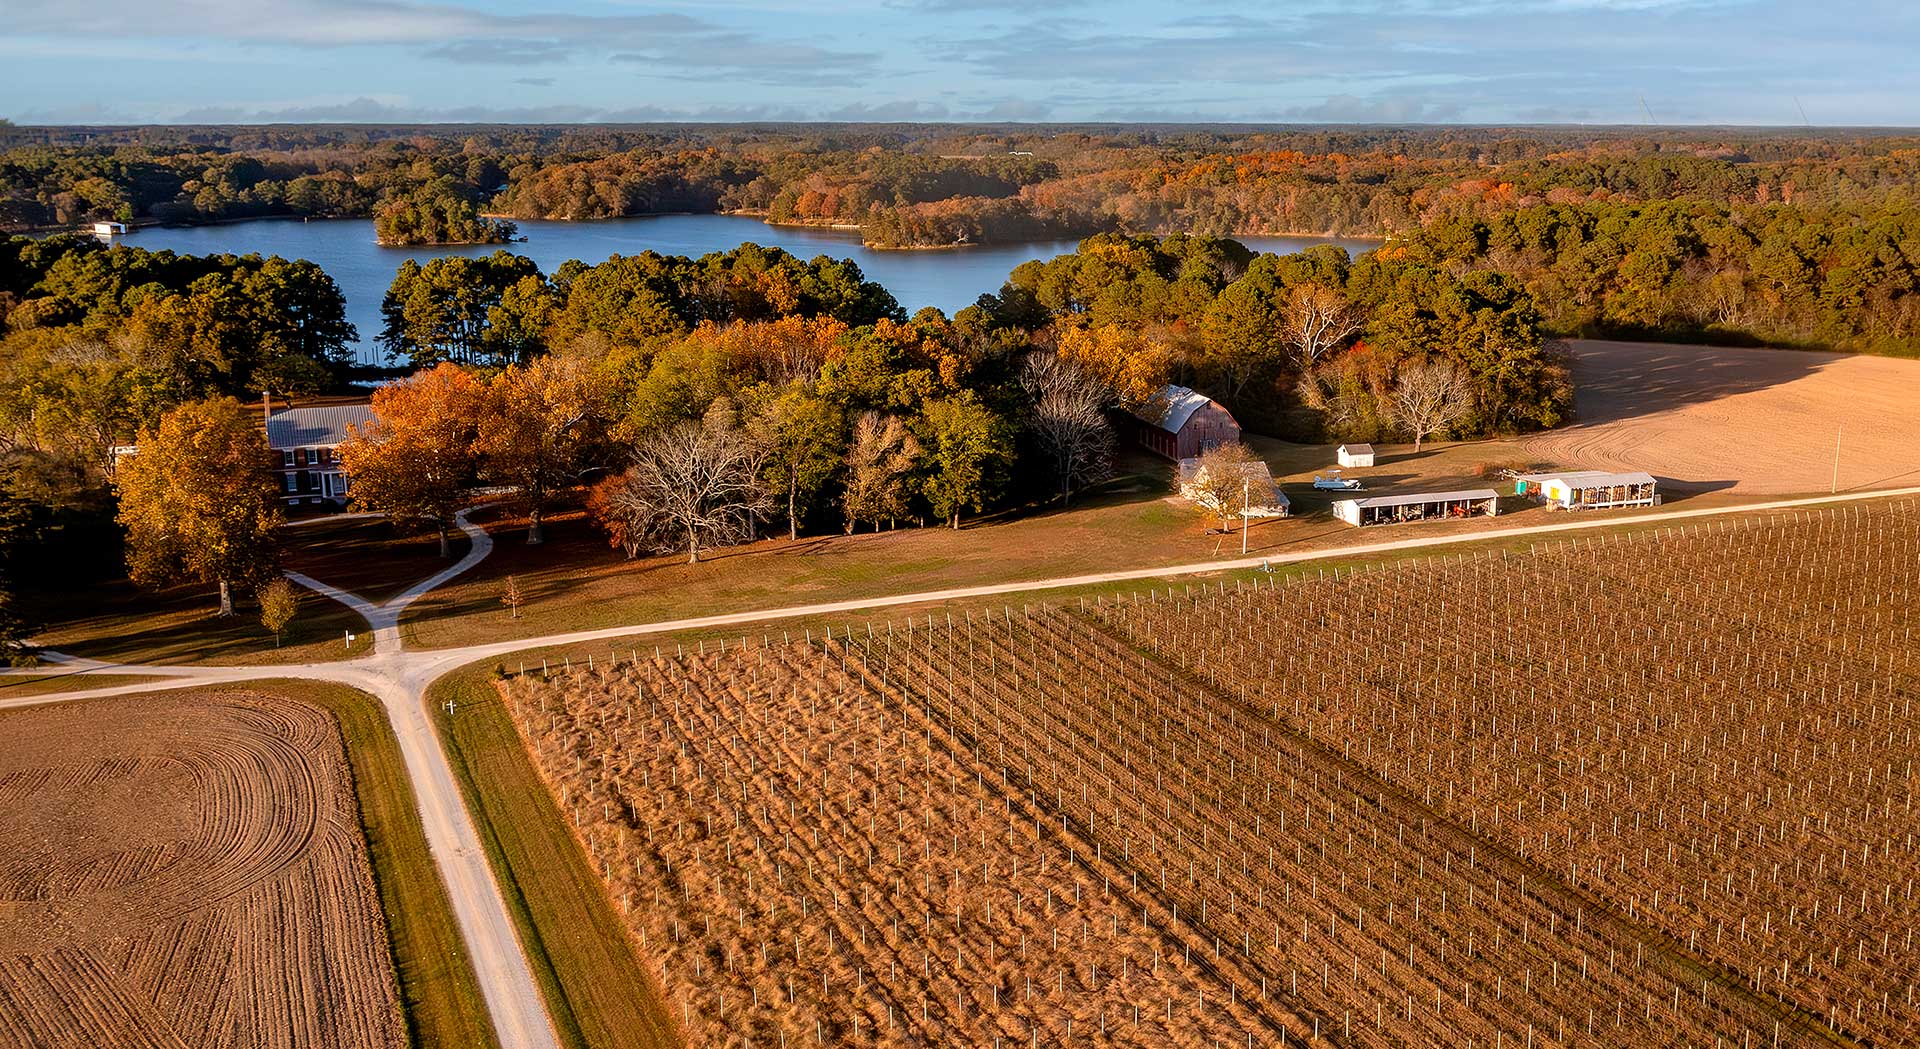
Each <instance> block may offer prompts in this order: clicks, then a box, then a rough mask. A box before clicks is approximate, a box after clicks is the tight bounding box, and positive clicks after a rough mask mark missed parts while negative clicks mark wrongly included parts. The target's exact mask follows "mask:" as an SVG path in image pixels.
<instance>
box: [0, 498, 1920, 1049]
mask: <svg viewBox="0 0 1920 1049" xmlns="http://www.w3.org/2000/svg"><path fill="white" fill-rule="evenodd" d="M1902 496H1920V487H1910V488H1900V489H1893V490H1887V491H1875V492H1854V493H1847V494H1842V495H1834V496H1819V497H1810V498H1799V499H1778V500H1772V501H1769V502H1764V503H1750V504H1745V505H1735V506H1726V507H1712V508H1706V509H1698V510H1674V511H1666V512H1662V513H1659V514H1657V515H1652V516H1643V517H1636V518H1628V519H1623V518H1621V517H1616V516H1607V517H1590V518H1580V519H1577V520H1570V521H1564V522H1559V523H1555V524H1547V525H1531V526H1524V527H1519V528H1504V529H1501V528H1494V529H1487V530H1482V531H1477V532H1472V533H1455V534H1448V535H1435V536H1417V537H1412V538H1405V539H1394V540H1385V541H1381V542H1374V543H1360V544H1354V545H1350V546H1343V547H1335V548H1329V549H1321V550H1308V551H1299V552H1296V553H1288V554H1274V555H1269V556H1264V557H1244V558H1236V559H1231V560H1218V561H1201V562H1195V563H1191V564H1183V565H1168V566H1162V567H1158V568H1145V569H1129V570H1126V571H1117V572H1102V573H1093V574H1087V575H1078V576H1067V577H1059V578H1052V579H1035V580H1025V581H1016V582H1008V583H996V584H990V585H985V586H973V587H960V588H953V589H946V590H932V591H921V592H917V593H910V594H897V595H891V596H886V597H877V598H855V599H851V600H846V601H834V602H825V603H818V604H810V605H797V606H789V607H785V608H771V609H756V610H749V611H743V612H730V613H723V614H719V615H710V616H699V617H692V618H686V619H676V620H666V621H659V622H653V623H639V624H632V625H627V626H617V627H607V628H602V629H596V630H580V631H571V632H566V633H557V634H549V635H545V636H542V637H531V638H523V639H520V640H513V641H500V642H492V643H487V644H478V645H466V646H461V647H458V648H447V649H427V650H419V649H408V648H407V647H406V646H405V644H404V642H403V640H402V638H401V634H400V617H401V615H402V614H403V613H404V612H405V611H406V609H407V607H408V606H409V605H411V604H412V603H413V602H414V601H415V600H417V599H419V598H420V597H421V596H423V595H425V594H427V593H430V592H431V591H433V590H434V589H435V588H437V587H439V586H442V585H444V584H445V583H446V582H447V581H449V580H451V579H453V578H454V577H456V576H458V575H460V574H462V573H464V572H466V571H467V570H469V569H471V568H472V567H473V566H474V565H477V564H479V563H480V562H481V561H482V560H484V559H485V558H486V556H487V554H488V553H489V552H490V551H491V550H492V548H493V540H492V538H491V537H490V536H488V535H487V533H486V531H485V530H484V529H482V528H480V527H479V526H478V525H475V524H473V523H472V522H471V521H469V520H468V519H467V517H466V515H465V514H462V515H461V516H460V518H459V525H460V527H461V529H462V530H463V531H465V532H466V533H467V535H468V536H469V537H470V538H471V539H472V541H473V542H472V547H471V548H470V549H469V550H468V552H467V554H466V556H465V557H463V558H461V559H460V560H459V561H458V562H457V563H455V564H453V565H451V566H449V567H447V568H445V569H443V570H442V571H440V572H438V573H435V574H434V575H433V576H431V577H429V578H427V579H423V580H421V581H420V582H419V583H416V584H414V585H413V586H412V587H409V588H408V589H407V590H406V591H405V592H403V593H401V594H399V595H398V596H396V597H394V598H392V599H391V600H389V601H387V602H385V603H383V604H379V605H375V604H373V603H371V602H369V601H367V600H366V599H364V598H361V597H360V596H358V595H356V594H351V593H348V592H346V591H343V590H340V589H338V588H336V587H333V586H330V585H328V584H327V583H325V582H322V581H320V580H317V579H313V578H310V577H308V576H305V575H302V574H300V573H296V572H289V573H288V577H289V578H291V579H292V580H293V581H295V582H296V583H299V584H300V585H302V586H305V587H307V588H309V589H312V590H314V591H315V592H317V593H320V594H322V595H325V596H326V597H329V598H332V599H333V600H335V601H339V602H341V603H342V604H345V605H346V606H348V607H349V608H351V609H352V610H353V611H355V612H356V613H358V614H359V615H360V616H361V617H363V618H364V619H366V621H367V623H368V625H369V627H370V629H371V630H372V631H373V636H374V645H373V651H372V653H371V654H369V655H366V656H362V657H359V658H356V659H351V660H339V661H334V662H320V663H298V664H284V665H275V666H248V667H221V666H148V665H135V664H123V663H106V662H100V661H97V660H82V659H73V658H69V657H65V656H61V655H60V654H58V653H47V654H46V657H47V659H48V661H49V662H51V663H54V664H55V665H57V666H58V667H60V668H61V669H62V670H64V671H66V672H67V673H68V674H70V675H71V676H72V677H73V678H75V679H76V680H77V679H83V678H85V677H86V676H88V675H92V674H111V675H116V676H119V675H128V674H137V675H141V676H143V677H144V678H146V680H142V681H139V682H135V683H132V684H121V685H114V686H111V687H106V688H97V689H85V688H74V689H69V690H66V691H61V692H46V693H39V694H34V695H27V696H21V697H18V698H13V699H7V698H0V710H4V709H6V708H9V707H21V706H33V705H39V704H44V703H54V702H66V701H72V700H81V699H91V698H97V697H104V696H115V695H130V694H136V693H145V692H154V691H161V690H169V689H178V688H194V687H201V686H207V685H232V684H239V683H242V682H248V681H264V680H272V679H286V678H297V679H305V680H315V681H329V682H334V683H337V684H342V685H347V686H350V687H353V688H357V689H360V690H361V691H364V692H366V693H368V694H370V695H373V696H375V697H376V698H378V699H379V700H380V703H381V705H382V707H383V708H384V709H385V711H386V713H387V717H388V719H389V720H390V721H391V722H392V725H393V730H394V735H395V736H396V737H397V739H398V740H399V744H400V751H401V754H402V757H403V759H404V760H405V763H406V768H407V773H408V776H409V778H410V779H411V781H412V784H413V793H414V801H415V804H416V806H417V807H418V809H419V813H420V819H421V823H422V825H423V826H424V827H425V830H426V836H427V841H428V844H429V846H430V847H431V850H432V853H433V856H434V860H435V863H436V864H437V865H438V867H439V870H440V875H441V878H442V880H443V882H444V883H445V885H446V889H447V895H448V898H449V900H450V901H451V902H452V906H453V910H454V914H455V916H456V918H457V920H458V922H459V925H460V930H461V934H462V936H463V937H464V938H465V940H466V945H467V951H468V954H469V956H470V957H471V958H472V961H473V965H474V971H475V976H476V977H477V978H478V981H479V984H480V988H481V991H482V993H483V995H484V997H485V1000H486V1003H487V1008H488V1010H489V1012H490V1013H491V1016H492V1020H493V1024H494V1029H495V1031H496V1032H497V1034H498V1035H499V1038H500V1042H501V1044H502V1045H503V1046H505V1047H507V1049H557V1047H558V1039H557V1038H556V1036H555V1033H554V1030H553V1026H552V1022H551V1020H550V1019H549V1017H548V1015H547V1012H546V1008H545V1004H544V1002H543V1000H542V999H541V996H540V992H539V988H538V985H537V984H536V982H535V980H534V978H533V974H532V971H531V969H530V968H529V966H528V964H527V961H526V955H525V953H524V951H523V950H522V949H521V945H520V943H519V940H518V938H517V936H516V934H515V931H514V925H513V921H512V918H511V917H510V916H509V914H508V912H507V906H506V902H505V900H504V898H503V897H502V895H501V893H500V891H499V886H498V885H497V884H496V883H495V881H494V876H493V872H492V870H491V869H490V867H489V865H488V862H487V855H486V851H485V850H484V849H483V848H482V847H481V845H480V840H479V835H478V832H477V830H476V828H475V826H474V823H473V819H472V816H471V814H470V813H469V812H468V811H467V808H466V805H465V802H464V800H463V798H462V796H461V793H460V789H459V786H458V784H457V783H456V782H455V780H454V777H453V772H452V769H451V768H450V767H449V765H448V763H447V759H446V755H445V752H444V751H443V750H442V749H441V746H440V741H439V738H438V735H437V734H436V733H435V731H434V727H433V722H432V718H431V716H430V714H429V712H428V710H427V707H426V700H425V697H426V695H427V692H428V689H429V688H430V686H431V685H432V684H433V683H434V681H436V680H437V679H439V678H441V677H443V676H444V675H446V674H448V673H450V672H451V671H453V670H455V669H458V668H459V667H462V666H465V665H467V664H470V663H474V662H477V661H480V660H486V659H498V658H501V657H504V656H506V655H508V654H510V653H514V652H522V651H527V650H530V649H536V648H544V647H551V646H558V645H574V644H582V643H587V642H597V641H609V640H612V639H615V638H629V637H636V636H641V635H647V634H665V633H674V632H678V631H683V630H695V629H705V628H712V627H721V626H744V625H747V624H752V623H761V622H766V621H771V620H778V619H791V618H797V617H808V616H822V615H838V614H842V613H847V612H853V611H861V610H873V609H880V608H889V607H899V606H902V605H921V604H929V603H935V602H942V601H952V600H966V599H973V598H980V597H991V596H996V595H1003V594H1014V593H1022V592H1033V591H1043V590H1054V589H1061V588H1067V587H1088V586H1100V585H1106V584H1120V583H1128V582H1139V581H1143V580H1149V579H1162V578H1166V577H1169V576H1183V575H1199V574H1206V573H1213V572H1221V571H1233V570H1243V569H1250V568H1260V567H1263V566H1274V565H1282V564H1290V563H1298V562H1304V561H1316V560H1327V559H1341V558H1353V557H1363V556H1370V555H1376V554H1386V553H1398V552H1406V551H1413V550H1421V549H1427V548H1444V547H1448V546H1455V545H1459V544H1463V543H1472V542H1476V541H1484V540H1488V539H1515V538H1524V537H1528V536H1542V537H1548V536H1559V537H1564V536H1567V535H1569V534H1571V535H1576V536H1577V535H1578V534H1579V533H1580V532H1582V531H1585V530H1590V529H1595V528H1607V527H1617V526H1620V525H1623V524H1635V523H1658V524H1660V525H1662V526H1665V525H1670V524H1671V525H1680V524H1685V523H1689V522H1698V521H1701V520H1703V519H1711V518H1718V517H1726V516H1731V515H1736V514H1747V513H1756V512H1766V511H1782V510H1797V509H1803V508H1805V509H1811V508H1816V507H1820V506H1829V505H1835V504H1845V503H1850V502H1858V501H1862V500H1869V499H1875V500H1877V499H1886V498H1897V497H1902ZM34 673H41V674H44V670H42V671H33V670H13V671H0V676H6V675H20V674H34Z"/></svg>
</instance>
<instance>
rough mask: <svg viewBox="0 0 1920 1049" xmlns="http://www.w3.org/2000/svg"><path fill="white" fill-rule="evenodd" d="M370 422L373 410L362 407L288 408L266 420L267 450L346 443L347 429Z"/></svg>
mask: <svg viewBox="0 0 1920 1049" xmlns="http://www.w3.org/2000/svg"><path fill="white" fill-rule="evenodd" d="M372 420H373V407H372V406H371V405H365V404H330V405H326V406H324V407H320V408H288V409H286V410H285V411H279V412H275V413H273V415H272V416H270V417H268V419H267V446H268V447H270V448H273V449H274V450H276V451H279V450H283V449H288V448H321V447H327V446H330V445H336V444H339V443H340V442H341V441H344V440H346V439H347V427H349V426H365V425H366V424H367V423H368V422H371V421H372Z"/></svg>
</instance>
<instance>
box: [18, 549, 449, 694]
mask: <svg viewBox="0 0 1920 1049" xmlns="http://www.w3.org/2000/svg"><path fill="white" fill-rule="evenodd" d="M280 541H281V553H282V563H283V564H284V565H285V566H286V567H287V568H290V569H292V570H294V571H297V572H303V573H305V574H307V575H309V576H312V577H313V578H315V579H318V580H320V581H321V582H325V583H331V584H333V585H334V586H337V587H340V588H341V589H344V590H350V591H352V592H353V593H356V594H359V595H360V596H362V597H365V598H367V599H369V600H371V601H374V602H376V603H378V602H383V601H386V600H387V599H389V598H391V597H393V596H394V595H396V594H398V593H400V592H401V591H403V590H405V589H406V588H408V587H410V586H412V585H413V584H414V583H417V582H419V581H420V580H422V579H425V578H426V577H428V576H430V575H432V574H434V573H435V572H438V571H440V569H442V568H444V567H446V566H447V565H448V564H450V563H452V560H451V559H443V558H442V557H441V556H440V542H439V540H438V539H437V538H436V537H435V536H434V535H433V533H431V532H428V533H425V534H421V533H418V532H413V531H404V530H401V529H398V528H396V527H395V526H394V525H393V524H392V523H391V522H390V521H388V520H387V519H385V518H383V517H363V516H358V515H355V516H343V517H337V518H318V519H311V520H307V521H296V522H294V523H293V524H291V525H289V526H288V527H286V528H284V529H282V530H281V533H280ZM470 545H471V544H470V542H469V540H468V539H467V537H466V535H465V533H462V532H457V531H456V532H455V533H454V535H453V539H452V555H453V559H458V558H460V557H462V556H464V555H465V554H466V552H467V550H468V548H469V546H470ZM38 605H39V607H38V609H37V611H38V614H39V616H40V619H41V621H42V622H43V623H44V624H45V628H44V629H43V630H42V631H41V633H40V634H39V635H38V636H37V637H36V638H35V639H34V640H35V642H36V643H37V644H39V645H41V646H42V647H45V648H49V649H53V650H55V651H58V652H63V653H66V654H67V655H72V656H82V657H85V658H88V659H101V660H106V661H109V662H116V663H163V664H165V663H213V664H223V665H237V666H271V665H274V664H286V663H309V662H315V661H321V660H330V659H345V658H350V657H353V656H361V655H365V654H366V653H367V651H368V650H369V646H370V645H371V644H372V635H370V634H368V633H367V624H366V621H365V620H364V619H361V618H360V617H359V616H358V615H356V614H354V613H353V612H351V611H349V610H348V609H347V608H346V606H344V605H341V604H340V603H338V602H336V601H333V600H331V599H329V598H326V597H322V596H320V595H319V594H316V593H313V592H312V591H309V590H306V589H301V590H300V612H299V614H298V615H297V616H296V617H295V619H294V622H293V625H292V626H290V627H288V628H287V630H286V632H285V634H284V636H283V637H282V638H281V639H280V642H279V643H278V644H275V642H274V637H273V635H272V634H270V633H268V632H267V629H266V628H265V627H263V626H261V625H260V610H259V606H258V605H257V604H256V603H255V602H254V599H253V595H252V594H251V593H249V592H247V591H246V590H245V589H243V588H239V587H236V588H235V591H234V614H233V615H232V616H229V617H225V618H222V617H220V616H218V615H216V614H215V613H216V612H217V611H218V599H217V597H216V593H215V588H214V587H213V586H211V585H209V584H199V583H188V584H182V585H180V586H174V587H168V588H165V589H162V590H157V591H155V590H145V589H142V588H139V587H136V586H134V585H133V584H132V583H131V582H129V581H127V580H125V579H119V580H111V581H108V582H104V583H100V584H96V585H93V586H89V587H88V588H86V589H85V590H84V591H83V592H79V593H73V594H55V595H44V596H42V597H41V598H40V599H39V602H38ZM348 633H352V634H353V635H354V641H353V644H352V645H351V646H349V645H348V644H347V641H346V635H347V634H348ZM0 684H4V682H0Z"/></svg>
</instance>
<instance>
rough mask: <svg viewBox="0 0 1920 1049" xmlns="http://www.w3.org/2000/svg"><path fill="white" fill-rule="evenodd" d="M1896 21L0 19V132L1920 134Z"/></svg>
mask: <svg viewBox="0 0 1920 1049" xmlns="http://www.w3.org/2000/svg"><path fill="white" fill-rule="evenodd" d="M1917 47H1920V0H1456V2H1447V0H1258V2H1242V3H1219V2H1213V0H1186V2H1182V3H1171V4H1167V3H1158V4H1147V3H1134V2H1127V0H1113V2H1103V0H861V2H851V3H835V2H832V0H706V2H702V3H693V4H661V3H651V2H642V0H555V2H549V3H545V4H534V3H510V2H507V0H0V117H8V118H11V119H12V120H14V121H15V122H17V123H23V124H27V123H31V124H73V123H263V122H272V121H294V122H312V121H345V122H409V123H411V122H426V121H510V122H574V121H653V120H710V121H734V120H947V121H973V120H1010V121H1180V122H1282V123H1300V122H1331V123H1348V122H1384V123H1410V122H1445V123H1515V122H1525V123H1605V124H1642V123H1658V124H1761V125H1798V124H1802V123H1807V124H1813V125H1816V126H1835V125H1914V124H1920V61H1915V59H1914V54H1915V51H1916V48H1917Z"/></svg>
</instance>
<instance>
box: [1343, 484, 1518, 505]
mask: <svg viewBox="0 0 1920 1049" xmlns="http://www.w3.org/2000/svg"><path fill="white" fill-rule="evenodd" d="M1498 498H1500V493H1498V492H1496V491H1494V490H1493V489H1491V488H1466V489H1462V490H1461V491H1458V492H1408V493H1406V494H1404V495H1370V496H1366V497H1365V498H1361V499H1342V500H1340V502H1343V503H1352V504H1354V505H1355V506H1359V507H1380V506H1413V505H1415V504H1418V503H1454V502H1461V501H1463V500H1470V501H1478V500H1481V499H1498Z"/></svg>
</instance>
